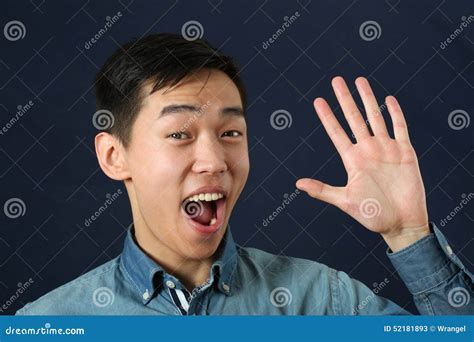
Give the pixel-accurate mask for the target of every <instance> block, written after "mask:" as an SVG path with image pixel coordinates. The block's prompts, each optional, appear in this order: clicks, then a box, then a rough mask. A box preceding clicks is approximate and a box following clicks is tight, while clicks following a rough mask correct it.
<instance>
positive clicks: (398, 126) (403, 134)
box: [385, 96, 410, 142]
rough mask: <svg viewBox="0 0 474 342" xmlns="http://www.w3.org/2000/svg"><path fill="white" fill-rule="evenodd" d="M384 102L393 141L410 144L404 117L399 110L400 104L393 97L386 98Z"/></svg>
mask: <svg viewBox="0 0 474 342" xmlns="http://www.w3.org/2000/svg"><path fill="white" fill-rule="evenodd" d="M385 102H386V103H387V108H388V112H389V113H390V117H391V118H392V124H393V133H394V135H395V140H398V141H403V142H410V136H409V134H408V126H407V123H406V121H405V116H404V115H403V112H402V109H401V108H400V104H399V103H398V101H397V99H396V98H395V97H393V96H387V98H386V99H385Z"/></svg>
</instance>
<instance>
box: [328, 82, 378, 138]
mask: <svg viewBox="0 0 474 342" xmlns="http://www.w3.org/2000/svg"><path fill="white" fill-rule="evenodd" d="M332 87H333V89H334V93H335V94H336V97H337V100H338V101H339V104H340V105H341V108H342V111H343V112H344V116H345V118H346V120H347V122H348V123H349V126H350V127H351V130H352V133H354V136H355V138H356V140H357V141H360V140H362V139H364V138H367V137H370V132H369V130H368V128H367V124H366V123H365V121H364V118H363V117H362V114H361V113H360V111H359V108H357V105H356V103H355V102H354V99H353V98H352V95H351V93H350V91H349V88H347V85H346V82H345V81H344V79H343V78H342V77H339V76H338V77H335V78H334V79H333V80H332Z"/></svg>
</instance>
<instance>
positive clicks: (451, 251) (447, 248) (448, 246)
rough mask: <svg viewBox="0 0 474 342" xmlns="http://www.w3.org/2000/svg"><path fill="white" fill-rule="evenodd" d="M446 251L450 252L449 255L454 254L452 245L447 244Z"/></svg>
mask: <svg viewBox="0 0 474 342" xmlns="http://www.w3.org/2000/svg"><path fill="white" fill-rule="evenodd" d="M446 251H447V252H448V254H449V255H452V254H453V250H452V249H451V246H450V245H446Z"/></svg>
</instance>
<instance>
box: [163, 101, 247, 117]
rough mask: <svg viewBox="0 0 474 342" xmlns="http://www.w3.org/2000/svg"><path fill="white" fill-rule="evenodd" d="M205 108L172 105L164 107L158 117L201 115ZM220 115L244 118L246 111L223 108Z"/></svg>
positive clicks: (236, 108) (237, 107)
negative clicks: (181, 114)
mask: <svg viewBox="0 0 474 342" xmlns="http://www.w3.org/2000/svg"><path fill="white" fill-rule="evenodd" d="M203 107H205V106H197V105H192V104H172V105H168V106H166V107H164V108H163V109H162V110H161V112H160V114H159V115H158V117H159V118H161V117H163V116H166V115H170V114H176V113H199V112H200V111H202V110H203ZM220 113H221V115H224V116H228V115H230V116H234V115H235V116H244V110H243V109H242V107H240V106H234V107H225V108H222V109H221V110H220Z"/></svg>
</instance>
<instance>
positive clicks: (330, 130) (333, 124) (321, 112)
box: [314, 98, 352, 156]
mask: <svg viewBox="0 0 474 342" xmlns="http://www.w3.org/2000/svg"><path fill="white" fill-rule="evenodd" d="M314 109H316V113H317V114H318V117H319V119H320V120H321V122H322V124H323V126H324V129H325V130H326V132H327V134H328V135H329V138H330V139H331V141H332V142H333V144H334V146H335V147H336V150H337V152H338V153H339V154H340V155H341V156H342V155H343V154H344V152H345V151H347V149H348V148H349V147H351V146H352V142H351V140H350V139H349V137H348V136H347V134H346V132H345V131H344V129H343V128H342V127H341V125H340V124H339V121H337V119H336V117H335V116H334V113H333V112H332V110H331V108H329V105H328V103H327V102H326V100H324V99H323V98H317V99H316V100H315V101H314Z"/></svg>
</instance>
